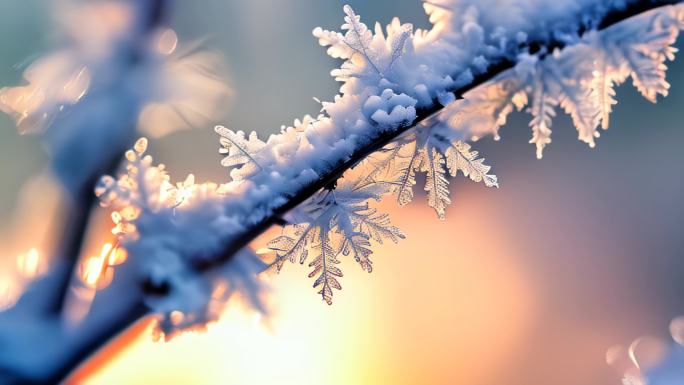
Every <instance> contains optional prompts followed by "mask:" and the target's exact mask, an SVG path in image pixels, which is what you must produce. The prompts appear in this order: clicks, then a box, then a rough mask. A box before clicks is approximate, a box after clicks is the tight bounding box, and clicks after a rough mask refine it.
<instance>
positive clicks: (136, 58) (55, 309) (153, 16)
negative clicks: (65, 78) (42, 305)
mask: <svg viewBox="0 0 684 385" xmlns="http://www.w3.org/2000/svg"><path fill="white" fill-rule="evenodd" d="M170 2H171V0H144V1H140V2H139V3H138V4H137V6H138V7H140V11H139V14H138V17H139V20H138V27H137V28H138V29H139V34H141V35H143V36H147V35H149V34H150V33H151V32H153V31H154V30H155V28H157V27H159V26H160V25H163V24H164V23H165V22H166V17H167V14H168V8H169V3H170ZM131 43H132V45H131V46H130V47H129V49H128V50H127V51H126V52H123V53H122V55H126V56H128V57H129V58H130V62H129V65H130V66H131V67H135V66H137V65H139V63H140V60H141V59H142V58H143V57H144V53H143V51H145V50H147V46H146V44H147V39H145V38H143V39H136V40H135V41H132V42H131ZM114 84H115V86H117V85H118V82H115V83H114ZM86 97H87V96H86ZM133 124H135V122H133ZM131 132H135V130H132V131H131ZM134 140H135V137H131V138H129V140H128V142H127V143H123V144H122V147H121V149H120V151H117V152H113V156H112V157H110V158H109V159H104V160H103V161H102V162H101V164H102V165H104V167H101V168H98V169H96V170H94V171H93V173H92V174H91V175H89V176H88V178H87V181H86V182H85V183H84V184H83V187H82V188H81V189H80V190H79V191H77V192H75V193H74V194H73V195H72V196H71V197H70V199H69V203H68V205H69V210H67V212H68V213H69V214H70V215H69V216H68V217H67V220H66V223H65V226H64V230H63V233H62V237H61V241H60V243H59V244H60V246H59V251H58V253H57V255H58V256H59V258H61V259H62V261H63V263H64V264H65V265H66V268H65V270H64V271H65V275H64V276H63V277H62V278H61V283H60V284H59V286H57V287H58V290H57V291H55V293H54V296H55V299H54V301H52V305H51V308H50V309H49V311H51V312H52V313H53V314H61V313H62V311H63V309H64V305H65V302H66V298H67V296H68V295H69V288H70V287H71V284H72V280H73V277H74V272H75V270H76V267H77V264H78V261H79V257H80V255H81V251H82V249H83V243H84V241H85V237H86V233H87V230H88V223H89V221H90V216H91V214H92V212H93V211H94V209H95V208H96V207H97V201H96V199H95V192H94V191H95V186H96V185H97V183H98V182H99V180H100V178H101V176H102V175H108V174H113V173H114V172H115V171H116V170H117V169H118V168H119V165H120V164H121V160H122V158H123V154H124V152H125V150H126V149H127V148H129V147H130V146H131V145H132V144H133V142H134Z"/></svg>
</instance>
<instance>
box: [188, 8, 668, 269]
mask: <svg viewBox="0 0 684 385" xmlns="http://www.w3.org/2000/svg"><path fill="white" fill-rule="evenodd" d="M679 3H682V0H651V1H638V2H631V3H629V4H628V5H625V6H624V7H622V8H619V9H614V10H612V11H610V12H609V13H607V14H606V15H605V16H604V18H603V19H602V20H601V21H600V22H599V23H598V24H597V27H596V29H598V30H601V29H605V28H608V27H610V26H612V25H614V24H617V23H619V22H621V21H624V20H626V19H628V18H630V17H632V16H636V15H639V14H641V13H644V12H647V11H649V10H652V9H655V8H658V7H662V6H667V5H673V4H679ZM579 32H582V31H579ZM566 45H567V41H565V40H561V39H557V38H551V39H549V40H547V41H532V42H528V43H525V44H522V45H521V46H520V47H519V50H518V51H519V52H521V53H522V52H529V53H537V52H539V53H540V54H539V56H540V59H542V58H544V57H545V56H546V55H548V54H550V53H552V52H553V51H554V50H555V49H560V48H563V47H565V46H566ZM515 65H516V61H515V60H514V59H506V58H502V59H500V60H499V61H497V62H495V63H494V64H492V65H491V66H489V67H488V69H487V70H486V71H485V72H483V73H481V74H478V75H475V76H474V78H473V80H472V81H471V82H469V83H468V84H467V85H465V86H456V87H453V88H450V89H447V91H449V92H452V93H453V94H455V95H456V96H457V97H461V95H463V94H465V93H466V92H467V91H469V90H472V89H474V88H476V87H478V86H480V85H482V84H484V83H486V82H488V81H490V80H492V79H494V78H495V77H496V76H497V75H499V74H501V73H503V72H504V71H507V70H510V69H511V68H513V67H514V66H515ZM457 75H458V74H454V77H457ZM444 107H445V106H444V105H443V104H442V103H440V101H439V100H436V99H435V100H433V101H432V103H431V104H429V105H428V106H426V107H422V108H418V109H417V110H416V118H415V120H413V121H412V122H411V123H410V124H406V125H402V126H400V127H398V128H396V129H394V130H381V129H378V130H377V132H378V133H380V134H379V135H377V137H375V138H374V139H373V140H371V141H369V142H368V143H367V144H365V145H363V146H361V147H358V148H356V149H354V151H353V152H352V154H351V155H350V156H348V157H345V158H342V159H326V161H328V162H329V163H333V164H335V166H334V167H332V168H330V169H329V171H327V172H325V173H323V174H319V175H318V178H317V179H316V180H314V181H313V182H311V183H309V184H305V185H303V186H302V187H301V188H300V189H298V190H297V191H295V192H293V193H291V194H289V195H287V196H286V197H284V203H281V204H277V205H276V204H273V203H270V202H268V201H258V200H256V201H255V202H253V203H251V204H252V205H253V206H254V208H255V209H256V208H259V209H263V208H267V209H266V210H267V215H265V216H264V217H263V219H261V220H259V221H257V222H256V223H254V224H252V225H250V226H247V227H246V228H245V230H244V231H242V232H241V233H240V234H238V235H236V236H235V237H232V238H231V239H230V240H229V242H228V243H227V244H226V245H225V247H224V248H223V250H222V252H221V254H220V255H219V256H217V257H216V258H210V259H207V258H203V259H199V260H196V263H195V268H196V269H197V270H198V271H206V270H209V269H212V268H214V267H216V266H218V265H221V264H222V263H225V262H226V261H228V260H230V259H231V258H232V256H233V255H234V254H235V253H236V252H237V251H238V250H240V249H242V248H243V247H245V246H247V245H248V244H249V243H250V242H252V241H253V240H254V239H255V238H256V237H257V236H258V235H260V234H261V233H263V232H264V231H266V230H267V229H268V228H270V227H271V226H272V225H275V224H278V223H280V222H282V218H283V216H284V215H285V214H286V213H287V212H289V211H290V210H292V209H294V208H295V207H297V206H298V205H300V204H301V203H302V202H304V201H306V200H307V199H308V198H310V197H311V196H312V195H314V194H315V193H316V192H318V191H319V190H321V189H323V188H326V187H327V186H333V185H334V183H335V181H336V180H338V179H339V178H340V177H341V176H342V175H343V174H344V172H345V171H347V170H349V169H350V168H352V167H354V166H355V165H356V164H357V163H359V162H360V161H362V160H363V159H365V158H366V157H367V156H368V155H370V154H372V153H374V152H376V151H378V150H380V149H382V148H383V147H384V146H386V145H387V144H389V143H391V142H392V141H393V140H395V139H396V138H398V137H399V136H400V135H402V134H403V133H405V132H406V131H408V130H410V129H412V128H414V127H416V126H417V125H418V124H420V123H421V122H424V121H426V120H428V119H429V118H430V117H432V116H434V115H436V114H438V113H439V112H440V111H442V110H443V109H444ZM378 126H380V125H378ZM263 199H265V200H271V199H272V197H270V196H267V197H265V198H263Z"/></svg>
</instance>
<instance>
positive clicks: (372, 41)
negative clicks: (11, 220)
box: [0, 0, 684, 375]
mask: <svg viewBox="0 0 684 385" xmlns="http://www.w3.org/2000/svg"><path fill="white" fill-rule="evenodd" d="M674 3H678V2H676V1H665V0H654V1H646V2H644V1H624V0H606V1H599V2H596V1H590V0H560V1H556V2H553V4H547V5H548V6H545V7H542V8H543V9H542V10H540V9H539V8H538V7H535V6H534V4H533V3H530V5H529V6H521V4H519V3H510V2H505V1H496V0H488V1H475V0H472V1H471V0H434V1H431V2H429V3H426V4H425V8H426V10H427V12H428V14H429V16H430V20H431V22H432V24H433V27H432V28H431V29H429V30H415V31H414V29H413V27H412V26H410V25H408V24H401V23H400V22H399V20H397V19H395V20H394V21H392V23H391V24H390V25H389V26H387V28H386V29H385V30H384V31H383V29H382V28H381V27H380V26H379V25H376V26H375V28H374V29H370V28H368V27H367V26H366V25H365V24H363V22H362V21H361V18H360V17H359V16H358V15H356V14H355V13H354V11H353V10H352V9H351V8H350V7H349V6H345V7H344V12H345V15H346V16H345V24H344V25H343V26H342V29H343V33H338V32H331V31H324V30H322V29H320V28H319V29H316V30H315V31H314V35H315V36H316V37H317V38H318V39H319V41H320V43H321V44H322V45H324V46H327V47H328V53H329V54H330V55H331V56H333V57H336V58H340V59H342V60H343V61H344V62H343V64H342V65H341V66H340V68H339V69H336V70H334V71H333V72H332V74H333V76H335V77H336V78H337V79H338V80H339V81H341V82H342V83H343V85H342V87H341V89H340V94H339V95H337V96H335V99H334V100H333V101H332V102H325V103H323V110H322V112H323V113H322V114H321V115H319V116H318V117H316V118H311V117H305V118H304V119H303V120H301V121H300V120H297V121H295V124H294V125H293V126H292V127H284V128H283V129H282V131H281V133H280V134H278V135H272V136H271V137H269V138H268V140H266V141H262V140H260V139H259V138H258V137H257V136H256V135H255V134H249V135H247V134H245V133H242V132H232V131H230V130H228V129H226V128H223V127H217V129H216V131H217V133H218V134H219V135H220V137H221V139H220V142H221V145H222V147H223V148H222V150H221V153H223V154H224V155H225V156H226V157H225V159H224V161H223V164H224V165H225V166H226V167H229V168H230V169H231V171H230V175H231V177H232V180H231V181H229V182H227V183H224V184H218V183H202V184H196V183H194V177H192V176H189V177H188V178H186V179H185V180H184V181H183V182H180V183H172V182H171V180H170V177H169V175H168V174H167V172H166V170H165V168H164V166H163V165H154V164H153V160H152V158H151V157H150V156H149V155H147V154H146V150H147V145H148V143H147V140H145V139H141V140H138V141H137V142H136V144H135V145H134V146H133V149H132V150H129V151H128V152H127V153H126V169H125V172H124V173H123V174H122V175H120V176H119V177H118V178H113V177H105V178H103V179H102V181H101V184H100V185H99V186H98V188H97V190H96V192H97V195H98V196H99V197H100V199H101V201H102V203H103V204H104V205H107V206H109V207H111V208H112V210H113V213H112V219H113V221H114V222H115V229H114V232H115V234H116V235H117V237H118V241H119V242H120V244H121V245H122V246H123V247H125V248H126V249H127V250H128V253H129V260H128V261H127V262H126V263H125V264H124V265H123V268H122V271H126V274H121V281H122V282H126V283H128V284H131V283H133V285H132V286H131V287H132V288H133V289H131V288H129V290H128V291H126V294H127V296H130V298H128V299H129V300H128V301H122V302H121V303H119V305H120V310H121V311H119V312H117V313H115V314H114V317H113V318H112V320H113V323H112V325H118V326H120V327H123V325H126V324H127V322H126V321H127V320H128V321H129V322H128V323H129V324H131V323H133V322H134V321H135V320H136V319H137V318H138V317H139V316H141V314H142V313H144V312H137V311H127V310H125V309H129V310H130V309H133V310H135V309H139V303H140V300H142V301H143V302H144V304H145V306H146V307H148V308H149V309H150V311H151V312H153V313H155V314H157V315H158V316H159V329H160V331H161V332H163V333H164V335H165V336H166V337H167V338H169V337H171V336H173V335H174V334H176V333H178V332H179V331H183V330H187V329H189V328H198V327H199V328H202V327H205V326H206V324H207V323H209V322H211V321H213V320H215V319H217V318H218V317H219V315H220V314H221V311H222V310H223V308H224V305H225V302H226V300H227V299H228V298H230V297H232V296H233V295H234V294H235V293H239V294H242V295H246V296H248V297H249V299H250V301H251V302H252V304H253V305H254V306H255V307H257V308H260V307H261V301H260V290H259V289H260V285H259V283H258V281H257V279H256V275H257V274H258V273H259V272H261V271H262V270H263V269H264V268H265V267H266V266H265V265H264V264H263V263H262V262H261V260H260V259H259V258H257V256H256V255H255V253H254V252H252V251H250V250H249V249H248V248H247V246H248V244H249V243H250V242H252V241H253V240H254V239H255V238H256V236H257V235H259V234H260V233H262V232H263V231H265V230H266V229H268V228H269V227H270V226H272V225H274V224H286V226H285V227H284V229H283V234H282V235H281V236H279V237H277V238H276V239H274V240H273V241H272V242H271V243H270V244H269V247H270V250H271V251H272V253H273V254H275V257H274V260H273V262H272V265H273V266H274V267H276V268H281V267H282V265H283V264H284V263H285V262H287V261H296V262H299V263H306V262H308V265H309V267H310V268H311V272H310V273H309V276H310V277H312V278H315V281H314V286H316V287H317V288H318V289H319V294H320V295H321V296H322V298H323V299H324V300H325V301H326V302H328V303H331V302H332V297H333V289H340V288H341V283H340V281H341V277H342V276H343V272H342V270H341V269H340V268H339V261H340V258H341V257H347V256H351V257H353V258H354V259H355V261H356V262H357V263H358V264H359V266H360V267H361V268H362V269H364V270H366V271H369V272H370V271H371V270H372V264H373V262H372V261H371V259H370V256H371V252H372V243H375V242H382V241H384V240H390V241H395V242H396V241H398V240H400V239H401V238H402V237H403V236H404V235H403V233H402V232H401V231H400V230H399V229H397V228H396V227H395V226H393V225H391V223H390V220H389V218H388V216H387V215H386V214H383V213H380V212H378V211H377V209H376V208H375V207H373V206H372V201H374V200H379V199H381V198H384V197H386V196H388V195H395V196H396V199H397V200H398V202H399V203H400V204H405V203H407V202H408V201H410V200H411V199H412V198H413V196H414V193H413V188H414V186H415V185H416V183H417V181H418V180H417V178H416V174H417V173H425V174H426V178H425V179H426V184H425V187H424V190H425V192H426V195H427V197H428V204H429V205H430V206H431V207H432V208H433V209H434V210H435V211H436V212H437V214H438V215H439V216H440V217H444V215H445V209H446V206H447V205H448V204H449V202H450V197H449V188H448V183H449V177H448V176H449V175H450V176H456V175H457V174H458V173H459V171H460V172H461V173H462V174H463V175H464V176H466V177H469V178H470V179H471V180H472V181H475V182H482V183H483V184H485V185H486V186H496V185H497V183H498V182H497V179H496V177H495V176H494V175H491V174H490V173H489V171H490V166H488V165H486V164H485V163H484V162H483V160H482V159H481V158H480V157H479V154H478V153H477V152H476V151H474V150H473V149H472V147H471V145H470V144H468V143H466V142H468V141H470V140H474V139H476V138H479V137H482V136H484V135H493V136H495V137H498V129H499V127H500V126H502V125H503V124H504V123H505V120H506V116H507V114H508V113H510V112H511V111H512V110H513V109H514V108H518V109H522V108H525V107H527V108H528V111H529V112H530V113H531V114H532V116H533V118H532V122H531V128H532V132H533V138H532V142H533V143H534V144H535V145H536V147H537V152H538V154H539V155H541V151H542V150H543V148H544V146H545V145H547V144H548V143H549V142H550V135H551V125H552V122H553V117H554V116H555V111H556V109H557V108H558V107H560V108H562V109H563V110H564V111H565V112H567V113H568V114H569V115H570V116H571V117H572V119H573V122H574V124H575V125H576V127H577V129H578V137H579V139H580V140H583V141H585V142H587V143H589V144H590V145H592V144H593V143H594V140H595V139H594V138H596V137H597V136H598V131H597V127H598V125H599V124H600V123H602V124H603V125H604V126H607V123H608V119H607V116H608V115H609V113H610V107H611V106H612V104H613V103H614V98H613V97H614V91H613V86H614V85H615V84H619V83H621V82H623V81H625V80H626V79H627V77H631V78H632V79H633V80H634V82H635V85H636V86H637V88H638V89H639V90H640V91H641V92H642V93H643V94H644V95H645V96H646V97H647V98H649V99H654V98H655V97H656V95H658V94H661V95H664V94H666V93H667V88H668V87H669V86H668V85H667V83H666V81H665V79H664V75H665V64H664V63H665V62H666V61H667V60H671V59H672V58H673V54H674V49H673V48H672V47H671V45H672V44H673V43H674V40H675V39H676V37H677V35H678V33H679V30H680V29H682V27H683V26H684V12H683V10H682V6H681V5H677V6H674V7H661V6H664V5H668V4H674ZM658 7H661V8H658ZM647 11H648V12H647ZM641 12H645V13H643V14H640V13H641ZM637 14H639V15H638V16H636V17H634V18H630V17H631V16H634V15H637ZM595 59H600V60H595ZM310 257H312V258H310ZM117 281H119V279H117V280H115V283H116V282H117ZM136 296H137V297H136ZM136 299H137V300H136ZM18 309H19V308H18ZM17 311H18V310H17ZM97 315H98V313H97V312H94V313H93V314H92V316H93V317H95V316H97ZM114 321H115V322H114ZM53 325H54V324H53ZM86 325H87V323H86ZM84 328H86V326H84ZM116 329H117V328H116V327H113V328H109V329H108V330H109V332H107V333H106V334H107V335H110V333H114V332H116ZM83 330H87V329H83ZM61 333H64V331H61V332H60V333H58V334H57V337H56V340H55V341H57V344H59V343H60V342H64V340H60V337H63V336H64V334H61ZM87 334H88V333H87ZM89 335H90V336H91V337H92V336H93V335H97V336H100V337H102V334H97V333H89ZM91 337H87V338H86V339H88V340H90V338H91ZM18 338H19V337H17V339H13V340H12V341H10V342H14V343H15V344H16V346H18V345H20V341H19V340H18ZM95 345H97V344H96V343H95V344H94V345H90V344H84V345H82V346H95ZM9 346H13V345H12V344H11V343H10V344H9ZM77 350H78V353H77V354H75V357H79V356H83V355H85V354H86V353H87V350H88V349H77ZM72 353H73V352H72ZM0 362H1V363H3V364H4V365H8V366H10V367H11V368H12V369H14V370H19V371H21V370H22V369H25V368H24V367H22V366H21V363H19V364H17V363H16V361H12V359H11V357H0ZM60 362H61V363H60V365H58V366H59V371H60V372H65V371H66V370H68V368H67V366H68V365H72V364H73V363H74V362H75V361H74V360H72V359H69V360H62V361H60ZM65 368H66V369H65ZM52 369H53V370H54V368H52ZM52 373H54V371H53V372H52ZM49 375H51V374H49Z"/></svg>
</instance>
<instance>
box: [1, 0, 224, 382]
mask: <svg viewBox="0 0 684 385" xmlns="http://www.w3.org/2000/svg"><path fill="white" fill-rule="evenodd" d="M170 3H171V2H170V1H169V0H140V1H138V0H99V1H89V2H83V1H80V0H74V1H67V2H64V1H60V2H56V4H55V7H56V9H55V10H54V15H55V16H56V19H57V21H58V23H59V26H60V31H61V32H63V38H64V43H63V45H61V46H60V48H59V49H56V50H55V51H54V52H52V53H51V54H48V55H46V56H44V57H42V58H39V59H38V60H36V61H35V62H34V63H32V64H31V65H30V66H29V67H28V68H27V69H26V70H25V72H24V78H25V80H26V84H25V85H20V86H16V87H6V88H3V89H2V90H0V109H1V110H2V111H3V112H5V113H7V114H8V115H10V116H12V117H13V118H14V119H15V120H16V123H17V126H18V128H19V130H20V131H21V132H22V133H35V134H38V135H39V136H40V138H41V140H42V142H43V145H44V147H45V149H46V152H47V153H48V155H49V159H50V170H51V171H52V172H53V173H54V174H55V175H56V176H57V179H58V180H59V181H60V182H61V184H62V185H63V187H64V189H65V190H66V192H67V194H68V198H69V199H68V202H66V206H67V207H66V209H65V210H64V212H65V217H66V218H65V222H66V224H65V226H64V228H63V235H62V237H61V239H60V242H58V243H59V244H58V246H57V250H56V252H55V254H56V258H52V260H50V261H49V262H50V264H51V267H50V270H49V271H48V272H47V276H46V277H45V278H44V279H43V280H44V281H45V282H48V283H49V285H48V284H46V283H45V282H38V283H36V284H35V285H32V286H29V288H28V289H27V291H26V293H25V294H24V295H23V296H22V297H21V299H20V301H19V303H18V304H17V305H16V306H15V307H13V308H11V309H10V310H8V311H6V312H4V313H2V314H0V352H1V354H0V372H1V375H0V383H6V382H9V383H28V382H32V381H37V382H41V383H57V382H59V381H60V380H61V379H63V378H64V377H65V376H66V375H67V374H68V373H69V372H70V371H71V370H73V368H74V367H75V366H76V365H78V364H79V363H80V362H83V361H84V360H85V359H87V357H89V356H90V355H91V354H92V352H93V351H94V350H96V349H97V348H99V347H100V346H101V345H102V344H104V343H105V342H106V341H107V340H108V339H110V338H112V337H113V336H115V335H116V334H118V333H119V332H120V331H121V330H123V329H124V328H125V327H127V326H129V325H130V324H131V320H132V319H136V318H139V317H141V316H143V315H144V314H145V313H146V312H147V310H146V307H145V306H144V305H143V304H142V301H141V299H140V298H141V295H140V291H139V289H138V285H137V284H136V283H133V284H129V285H128V287H127V286H126V285H121V284H120V282H126V279H125V276H126V274H123V272H124V271H125V269H123V270H122V278H121V279H117V285H119V286H116V290H119V291H120V292H121V293H118V294H117V295H116V296H115V300H116V301H115V302H116V304H115V305H112V304H113V302H112V299H111V298H107V297H108V295H107V294H106V292H101V293H98V300H97V301H95V302H94V303H92V308H91V309H90V311H87V309H86V312H85V314H82V315H79V316H77V317H76V318H78V319H77V320H74V316H73V314H71V311H70V310H73V309H67V310H65V305H66V304H67V303H68V300H72V299H73V298H72V297H78V295H83V293H89V295H90V294H92V295H94V293H95V289H98V288H103V287H104V286H106V284H107V283H106V282H105V281H106V279H107V277H109V279H111V277H112V271H113V268H112V266H110V265H113V264H118V263H121V261H120V260H117V258H118V255H119V253H118V252H117V250H116V248H114V249H112V248H111V247H110V250H111V252H108V253H107V254H106V255H104V254H103V255H102V256H101V257H100V258H99V259H98V258H95V262H96V263H95V264H93V263H92V262H93V261H92V260H90V259H86V258H83V259H82V256H81V249H82V246H83V243H84V240H85V237H86V233H87V231H88V219H89V217H90V215H91V212H92V211H93V209H94V207H95V195H94V193H93V190H94V189H95V186H96V184H97V183H98V182H99V179H100V177H101V175H102V174H103V173H113V172H115V171H116V169H117V168H118V165H119V163H121V158H122V156H123V154H124V152H125V150H126V149H127V148H128V147H130V146H131V145H132V144H133V143H134V141H135V139H136V137H137V136H138V135H140V133H141V132H142V133H145V134H147V135H152V136H161V135H164V134H166V133H168V132H171V131H173V130H175V129H181V128H186V127H192V126H197V125H199V124H206V122H207V121H215V120H216V119H217V118H218V117H220V116H222V112H221V110H220V109H219V108H218V103H219V102H223V101H225V96H226V95H227V94H228V89H227V87H226V85H225V82H224V80H223V79H222V78H221V73H220V72H219V71H220V70H221V59H220V56H219V55H217V54H215V53H211V52H207V51H203V50H200V49H198V46H197V45H196V44H195V45H191V46H189V47H185V46H184V45H179V44H178V41H177V37H176V34H175V32H174V31H173V30H171V29H169V28H168V27H167V26H166V25H167V21H166V16H167V14H168V12H169V8H170ZM158 124H161V125H162V127H159V128H157V127H156V125H158ZM105 246H106V245H105ZM110 246H111V245H110ZM104 249H105V248H103V250H104ZM98 261H99V262H98ZM98 263H99V265H98ZM79 264H82V265H84V266H85V268H84V269H83V272H80V271H79V269H78V268H77V267H79ZM83 275H86V276H85V277H84V276H83ZM128 275H130V276H132V277H135V274H128ZM72 289H78V290H72ZM74 293H76V294H78V295H76V294H74ZM127 294H131V297H132V298H128V299H127V300H123V301H121V300H120V299H121V298H119V297H127ZM99 297H104V298H99ZM78 298H80V297H78ZM87 301H92V297H91V298H90V299H88V300H87ZM103 301H105V303H106V301H109V303H107V304H106V305H105V306H102V304H101V302H103ZM88 305H90V303H88ZM113 309H116V311H114V310H113ZM141 309H142V310H141ZM103 315H106V317H105V319H103ZM81 318H82V319H81ZM21 325H24V326H26V327H21ZM38 344H41V345H43V346H45V349H43V350H42V351H41V354H36V353H35V352H33V351H32V347H34V346H36V345H38ZM31 365H33V366H31ZM38 366H39V367H40V368H37V367H38ZM47 378H49V379H47Z"/></svg>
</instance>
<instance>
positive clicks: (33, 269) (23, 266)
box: [17, 248, 43, 278]
mask: <svg viewBox="0 0 684 385" xmlns="http://www.w3.org/2000/svg"><path fill="white" fill-rule="evenodd" d="M17 269H18V270H19V273H20V274H21V275H22V276H24V277H25V278H36V277H38V276H39V275H40V274H41V273H42V272H43V268H42V264H41V261H40V254H39V253H38V250H36V249H35V248H32V249H30V250H29V251H28V252H26V253H22V254H19V255H18V256H17Z"/></svg>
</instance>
